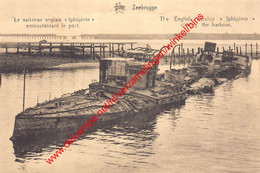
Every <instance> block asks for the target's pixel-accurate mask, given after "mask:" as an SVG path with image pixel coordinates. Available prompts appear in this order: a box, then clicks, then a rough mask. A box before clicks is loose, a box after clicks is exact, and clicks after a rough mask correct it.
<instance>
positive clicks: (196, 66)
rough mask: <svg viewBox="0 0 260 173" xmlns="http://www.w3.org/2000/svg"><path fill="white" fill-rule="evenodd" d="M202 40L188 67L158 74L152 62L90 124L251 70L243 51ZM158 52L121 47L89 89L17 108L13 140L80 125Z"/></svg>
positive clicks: (143, 112)
mask: <svg viewBox="0 0 260 173" xmlns="http://www.w3.org/2000/svg"><path fill="white" fill-rule="evenodd" d="M206 44H207V45H206ZM206 44H205V48H204V49H205V50H204V51H202V52H201V53H199V54H196V56H195V58H194V60H193V62H192V63H191V64H190V65H189V66H188V68H184V69H181V70H176V69H170V70H167V71H165V73H163V74H158V66H157V65H155V66H152V68H151V69H150V70H149V71H147V73H146V74H144V75H143V76H142V78H140V79H138V82H136V84H135V85H133V86H132V87H131V89H129V91H128V92H126V93H125V94H123V95H122V96H121V97H120V98H119V100H118V101H117V102H116V103H114V104H112V105H110V107H109V109H107V111H105V112H103V113H102V116H100V118H99V119H98V121H96V122H95V123H94V124H93V125H95V126H96V127H98V126H103V125H104V124H106V123H112V124H113V122H118V121H119V120H120V119H121V118H124V117H128V118H129V117H131V116H133V117H134V116H136V115H137V114H139V115H140V116H147V118H149V114H152V113H156V112H159V111H160V110H161V109H163V108H164V107H165V105H179V104H183V103H184V102H185V99H186V98H187V94H197V93H201V92H208V91H212V88H213V87H214V86H216V85H219V84H221V83H223V82H224V81H225V80H227V79H230V78H234V77H238V76H243V75H246V74H248V73H249V72H250V63H251V62H250V59H249V58H248V57H247V56H234V55H233V54H232V53H231V52H223V53H222V54H219V53H216V52H215V48H214V47H216V44H213V43H206ZM213 48H214V49H213ZM156 52H158V50H154V49H151V48H150V47H146V48H137V49H131V50H128V51H125V52H122V54H121V56H122V55H123V54H125V55H127V56H125V57H124V56H122V57H113V58H103V59H101V60H100V68H99V71H100V73H99V82H97V81H92V83H91V84H90V85H89V88H87V89H82V90H79V91H75V92H74V93H72V94H69V95H64V96H62V97H61V98H57V99H54V100H50V101H49V102H44V103H40V104H37V105H36V106H35V107H32V108H28V109H26V110H25V111H23V112H21V113H19V114H18V115H17V116H16V118H15V125H14V132H13V136H12V137H11V140H19V139H24V138H26V139H28V138H34V137H36V138H37V137H42V135H45V134H53V133H54V132H55V133H63V132H66V131H67V132H68V131H72V132H73V130H75V129H78V128H79V127H81V126H82V123H83V122H86V121H87V120H89V119H91V117H92V116H93V115H97V112H98V111H99V110H100V109H101V108H102V107H104V103H106V102H107V100H109V99H110V98H112V95H113V94H114V93H115V92H118V91H119V90H120V89H121V88H122V86H124V85H125V84H126V83H127V81H130V80H131V79H132V78H134V77H135V75H136V74H137V73H138V71H140V69H141V68H142V67H143V65H144V64H145V63H147V62H148V61H149V60H150V59H151V58H152V57H154V55H155V53H156Z"/></svg>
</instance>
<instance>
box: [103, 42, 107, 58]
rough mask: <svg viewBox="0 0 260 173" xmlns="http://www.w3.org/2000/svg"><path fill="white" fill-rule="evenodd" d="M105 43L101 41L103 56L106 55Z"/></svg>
mask: <svg viewBox="0 0 260 173" xmlns="http://www.w3.org/2000/svg"><path fill="white" fill-rule="evenodd" d="M105 48H106V47H105V44H104V43H103V58H105V57H106V50H105Z"/></svg>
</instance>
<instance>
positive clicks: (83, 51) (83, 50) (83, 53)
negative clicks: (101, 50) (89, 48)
mask: <svg viewBox="0 0 260 173" xmlns="http://www.w3.org/2000/svg"><path fill="white" fill-rule="evenodd" d="M82 55H83V58H84V57H85V44H84V43H83V46H82Z"/></svg>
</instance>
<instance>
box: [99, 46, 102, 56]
mask: <svg viewBox="0 0 260 173" xmlns="http://www.w3.org/2000/svg"><path fill="white" fill-rule="evenodd" d="M99 54H100V57H102V44H100V45H99Z"/></svg>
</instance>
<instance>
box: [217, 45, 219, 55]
mask: <svg viewBox="0 0 260 173" xmlns="http://www.w3.org/2000/svg"><path fill="white" fill-rule="evenodd" d="M218 55H219V47H217V56H218Z"/></svg>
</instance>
